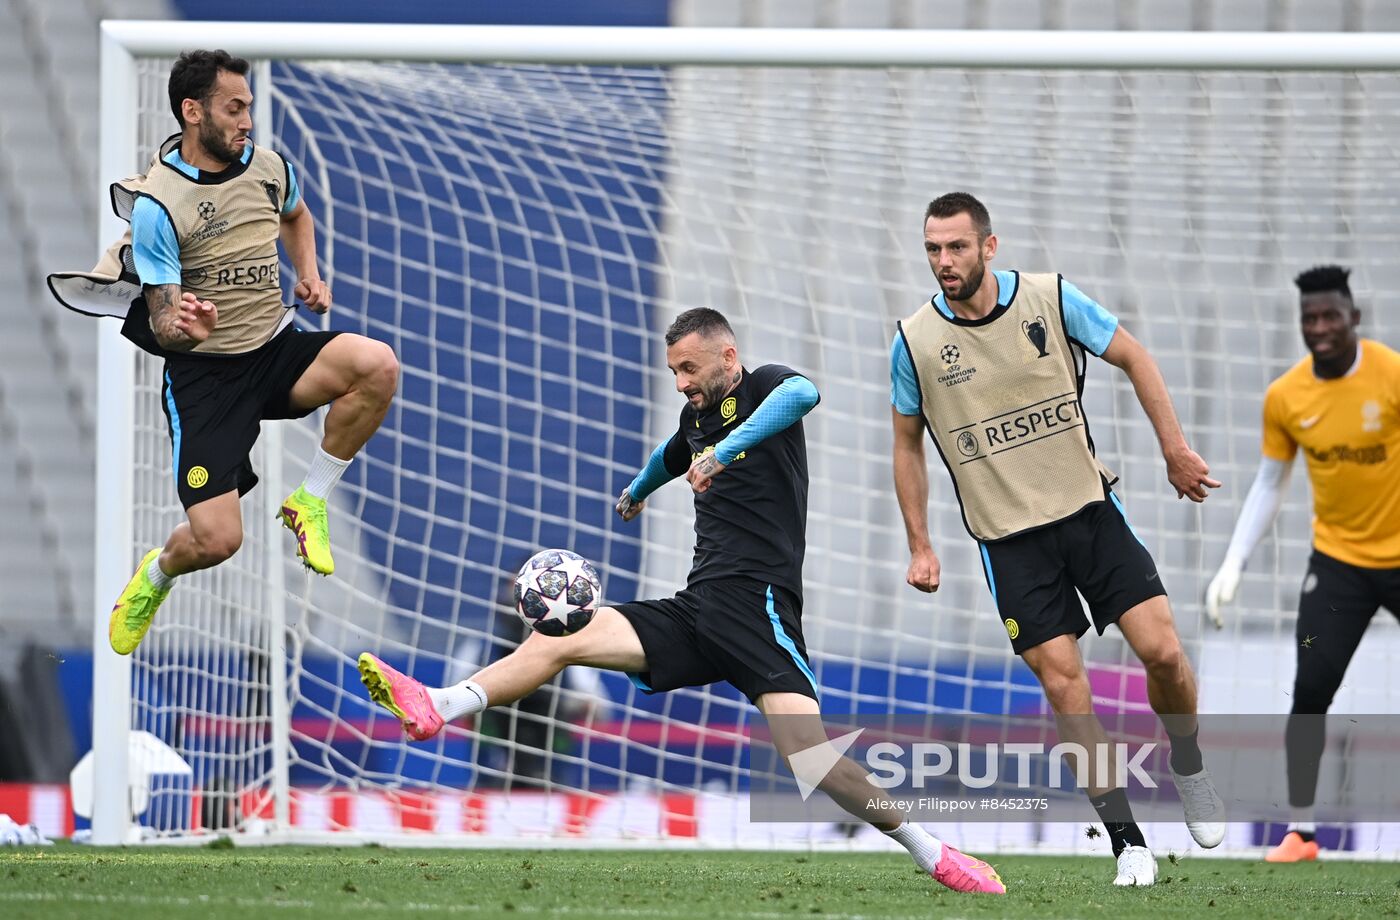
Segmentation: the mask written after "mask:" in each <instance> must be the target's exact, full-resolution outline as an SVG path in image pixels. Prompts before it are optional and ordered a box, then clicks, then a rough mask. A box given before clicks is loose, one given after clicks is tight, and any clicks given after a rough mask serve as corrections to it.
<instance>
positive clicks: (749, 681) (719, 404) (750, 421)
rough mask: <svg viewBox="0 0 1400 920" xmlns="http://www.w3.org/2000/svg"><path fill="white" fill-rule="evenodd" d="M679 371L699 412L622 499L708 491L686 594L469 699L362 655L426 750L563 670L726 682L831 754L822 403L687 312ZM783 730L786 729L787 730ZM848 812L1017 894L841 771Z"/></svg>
mask: <svg viewBox="0 0 1400 920" xmlns="http://www.w3.org/2000/svg"><path fill="white" fill-rule="evenodd" d="M666 363H667V365H668V366H669V367H670V369H671V372H672V373H673V374H675V376H676V389H677V390H679V391H680V392H681V393H683V394H685V397H686V405H685V406H684V408H682V410H681V413H680V425H679V427H678V429H677V431H676V433H675V434H674V435H672V436H671V437H670V438H668V439H667V440H666V441H665V442H664V443H662V444H661V445H660V446H658V447H657V448H656V450H654V451H653V452H652V454H651V458H650V459H649V460H648V461H647V465H646V467H645V468H644V469H643V470H642V471H641V473H640V474H638V476H637V478H636V479H634V480H633V481H632V484H631V485H629V486H628V487H627V488H626V489H624V490H623V492H622V495H621V497H619V499H618V501H617V513H618V514H619V515H621V516H622V519H623V520H625V521H630V520H632V519H633V518H635V517H636V516H637V515H638V514H640V513H641V512H642V509H643V508H644V507H645V503H646V498H647V496H649V495H650V494H651V493H652V492H654V491H655V490H656V489H657V488H659V487H660V486H661V485H663V484H665V483H666V482H669V481H670V480H672V479H674V478H676V477H677V476H682V475H683V476H685V477H686V480H687V481H688V482H689V483H690V486H691V489H692V490H693V491H694V493H695V536H696V542H695V561H694V564H693V566H692V568H691V571H690V577H689V579H688V581H687V584H686V587H685V588H684V589H683V590H681V591H680V592H679V593H678V594H677V595H676V596H675V597H669V598H662V599H659V600H647V601H637V602H635V603H630V604H621V605H619V606H617V607H603V608H600V609H599V610H598V611H597V613H596V614H595V615H594V617H593V620H592V621H591V622H590V623H589V624H588V625H587V626H585V627H584V628H583V629H581V630H579V631H578V632H576V633H574V634H573V635H571V636H565V637H562V638H550V637H547V636H542V635H539V634H537V633H536V634H532V635H531V636H530V637H529V638H528V639H526V640H525V642H524V643H523V644H521V646H520V647H519V648H518V649H516V650H515V651H514V652H512V653H511V654H510V655H507V656H506V657H505V658H503V659H501V660H500V661H497V662H495V663H494V664H491V665H489V666H488V667H486V668H484V669H482V670H481V671H478V672H477V673H476V674H475V675H474V676H473V677H472V678H471V679H470V680H467V681H463V682H462V683H460V684H457V685H456V686H451V687H442V688H432V689H430V688H426V687H424V686H423V685H422V684H420V683H418V682H417V681H415V680H413V679H412V678H410V677H406V676H405V675H403V674H400V673H399V672H398V671H396V670H394V669H393V668H392V667H390V666H389V665H387V664H385V663H384V662H383V661H381V660H379V659H378V658H376V657H375V656H373V655H371V654H368V653H365V654H363V655H361V656H360V663H359V666H360V679H361V680H363V681H364V684H365V686H366V687H367V688H368V690H369V694H370V696H371V697H372V698H373V699H374V700H375V701H376V702H378V703H380V704H382V705H383V706H384V707H385V708H387V709H388V710H389V711H390V712H392V713H393V714H394V715H395V716H397V717H398V718H399V719H400V720H401V721H402V722H403V726H404V729H405V731H407V732H408V734H409V736H410V737H412V738H414V739H416V740H420V741H421V740H425V739H427V738H431V737H432V736H433V735H435V734H437V732H438V731H439V730H440V729H441V728H442V726H443V723H444V722H451V721H454V720H456V719H460V718H462V717H463V716H466V715H470V714H472V713H476V712H480V711H482V710H483V709H486V708H487V707H488V706H508V705H510V704H511V703H513V702H515V701H516V700H518V699H520V698H521V697H522V696H524V695H525V694H527V693H530V692H531V691H533V690H534V689H535V688H537V687H539V686H541V685H542V684H544V683H546V682H548V681H549V680H550V679H552V678H553V677H554V676H555V675H556V674H558V673H559V672H560V671H561V670H563V669H564V668H565V667H567V666H569V665H571V664H576V665H587V666H590V667H596V668H607V669H610V670H614V671H624V672H627V674H628V676H629V677H631V679H632V682H633V683H634V684H636V685H637V686H638V687H639V688H641V689H642V690H643V691H645V692H648V693H659V692H664V691H667V690H675V689H677V688H679V687H693V686H703V685H705V684H711V683H715V682H717V681H721V680H727V681H728V682H729V683H731V684H733V685H734V686H735V687H737V688H738V689H739V690H740V691H742V692H743V693H744V695H745V696H747V697H748V698H749V700H751V701H752V702H753V703H754V705H756V706H757V707H758V708H759V710H761V711H762V712H763V714H764V715H765V716H767V717H769V725H770V728H771V729H772V732H773V743H774V746H775V747H776V748H777V749H778V752H779V753H780V754H781V755H782V756H783V757H784V758H785V759H786V758H787V757H788V756H790V755H791V754H793V753H795V752H797V751H802V750H805V749H807V748H810V747H813V746H815V745H819V744H823V743H825V742H826V740H827V738H826V733H825V731H824V729H823V728H822V725H821V720H820V717H819V709H818V705H817V699H818V695H817V682H816V678H815V677H814V676H813V674H812V669H811V667H810V666H809V665H808V662H807V651H806V645H805V643H804V641H803V638H802V559H803V556H804V554H805V552H806V542H807V540H806V528H807V442H806V436H805V435H804V433H803V428H802V421H801V419H802V417H803V416H804V415H806V414H807V413H808V412H809V411H811V409H812V407H813V406H815V405H816V404H817V401H818V399H819V396H818V394H817V389H816V387H815V386H813V384H812V382H811V381H810V380H808V379H807V378H806V377H804V376H802V375H801V374H798V373H797V372H796V371H794V370H792V369H790V368H787V367H783V366H782V365H777V364H767V365H764V366H762V367H759V368H756V369H754V370H753V371H749V370H746V369H745V368H744V367H743V365H742V364H741V363H740V360H739V351H738V346H737V344H736V343H735V339H734V332H733V330H732V329H731V328H730V326H729V323H728V321H727V320H725V318H724V316H723V315H721V314H720V313H719V312H717V311H715V310H710V309H706V308H700V309H694V310H687V311H686V312H684V313H682V314H681V315H680V316H679V317H677V318H676V320H675V322H674V323H672V324H671V327H670V328H669V329H668V330H667V332H666ZM774 717H777V718H774ZM819 788H821V789H822V790H824V791H825V792H826V793H827V794H828V795H830V796H831V797H832V798H833V799H834V800H835V801H836V802H837V803H838V804H839V805H841V807H842V808H844V809H846V810H847V811H849V812H850V813H851V814H853V815H855V816H856V817H859V818H862V819H864V820H867V821H869V822H870V823H871V824H874V825H875V826H876V827H878V828H880V829H881V830H883V831H884V832H885V833H886V834H888V835H889V836H890V837H892V838H894V839H895V840H896V841H898V842H899V843H900V844H901V845H903V846H904V848H905V849H907V850H908V851H909V853H910V855H912V856H913V858H914V862H915V863H916V864H917V865H918V866H919V868H920V869H922V870H923V871H925V872H927V873H929V874H930V875H932V876H933V878H934V879H935V880H936V881H938V882H940V883H942V884H943V885H946V886H947V887H949V888H952V889H954V890H955V891H977V892H990V893H996V894H1004V893H1005V891H1006V888H1005V886H1003V885H1002V883H1001V879H1000V878H999V877H998V876H997V874H996V872H995V870H993V869H992V868H991V867H990V866H988V865H987V864H986V863H985V862H982V861H980V860H976V859H972V858H970V857H968V856H966V855H964V854H963V853H960V852H959V851H958V850H956V849H954V848H953V847H952V846H951V845H950V844H947V843H944V842H942V841H940V840H938V839H937V838H935V837H933V836H932V835H930V834H929V833H928V832H927V831H925V830H924V829H923V828H921V827H919V826H917V825H914V824H910V823H908V822H906V821H904V816H903V814H902V813H901V812H899V811H895V810H893V809H878V810H877V809H870V808H867V807H866V806H867V803H868V801H869V799H870V792H871V789H872V788H874V787H873V786H872V784H871V783H870V782H869V781H868V780H867V778H866V774H865V772H864V771H863V770H861V769H860V767H858V766H857V765H856V764H855V763H854V762H853V761H851V760H849V759H846V758H842V759H841V760H840V761H839V762H838V763H837V765H836V767H835V768H833V769H832V770H831V772H830V773H828V774H827V776H826V778H825V779H824V780H823V781H822V782H821V783H820V784H819Z"/></svg>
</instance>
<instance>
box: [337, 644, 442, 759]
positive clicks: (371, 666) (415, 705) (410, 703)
mask: <svg viewBox="0 0 1400 920" xmlns="http://www.w3.org/2000/svg"><path fill="white" fill-rule="evenodd" d="M358 665H359V669H360V683H362V684H364V685H365V689H366V690H368V691H369V698H370V699H372V700H374V701H375V702H376V703H378V704H379V705H380V706H383V707H384V708H385V709H387V710H389V711H390V712H392V713H393V714H394V716H395V718H397V719H398V720H399V721H400V722H401V723H402V724H403V730H404V731H405V732H407V733H408V736H409V737H410V738H412V739H413V740H414V741H427V740H428V739H429V738H431V737H433V736H434V735H436V734H437V733H438V732H439V731H440V730H441V729H442V725H443V722H442V716H441V715H439V714H438V711H437V707H436V706H434V705H433V700H432V697H430V696H429V695H428V688H427V687H425V686H423V685H422V684H420V683H419V682H418V681H416V680H414V679H413V678H411V677H409V676H408V675H407V674H402V673H400V672H399V671H398V670H396V669H395V668H393V667H391V666H390V665H388V664H385V663H384V662H383V661H382V660H380V659H379V658H376V657H375V656H374V655H371V654H370V653H369V652H363V653H362V654H361V655H360V660H359V662H358Z"/></svg>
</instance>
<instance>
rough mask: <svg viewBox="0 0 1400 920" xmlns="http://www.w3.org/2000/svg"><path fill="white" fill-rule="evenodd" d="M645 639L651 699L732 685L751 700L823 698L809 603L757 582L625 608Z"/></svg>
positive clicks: (731, 581) (720, 583)
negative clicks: (806, 627)
mask: <svg viewBox="0 0 1400 920" xmlns="http://www.w3.org/2000/svg"><path fill="white" fill-rule="evenodd" d="M616 609H617V611H618V612H619V613H621V614H622V615H623V616H625V617H626V618H627V621H628V622H629V623H631V624H632V628H633V629H635V630H636V631H637V636H638V637H639V638H640V639H641V640H642V649H643V651H644V652H645V653H646V658H647V667H648V670H647V671H645V672H644V673H641V674H629V675H628V676H629V677H631V678H632V682H633V683H634V684H636V685H637V686H638V687H640V688H641V689H642V690H644V691H646V692H648V693H659V692H662V691H666V690H675V689H676V688H678V687H698V686H703V685H705V684H712V683H715V682H716V681H721V680H727V681H729V682H730V683H731V684H733V685H734V686H735V687H737V688H738V689H739V690H740V692H742V693H743V694H744V695H745V696H747V697H748V698H749V700H750V701H754V700H757V698H758V697H759V696H761V695H763V694H765V693H801V694H802V695H804V696H810V697H812V698H813V699H818V698H819V697H818V695H817V681H816V678H815V677H814V676H813V674H812V668H811V666H810V665H809V664H808V663H807V646H806V643H805V642H804V641H803V639H802V600H801V598H799V597H798V596H797V595H795V594H794V593H793V592H791V591H789V590H788V589H786V588H781V587H777V586H775V585H768V584H765V583H763V582H761V581H757V580H755V579H752V578H743V577H731V578H724V579H711V580H706V581H702V582H698V583H696V584H693V585H691V586H689V587H687V588H685V589H684V590H683V591H681V592H680V593H679V594H677V595H676V596H675V597H666V598H661V599H659V600H650V601H634V602H633V603H630V604H619V605H617V607H616Z"/></svg>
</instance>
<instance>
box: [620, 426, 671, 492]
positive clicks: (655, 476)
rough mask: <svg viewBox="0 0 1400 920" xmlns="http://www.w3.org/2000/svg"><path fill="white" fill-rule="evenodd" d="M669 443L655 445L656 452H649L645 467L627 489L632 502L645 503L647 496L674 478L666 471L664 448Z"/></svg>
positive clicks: (666, 441) (663, 442)
mask: <svg viewBox="0 0 1400 920" xmlns="http://www.w3.org/2000/svg"><path fill="white" fill-rule="evenodd" d="M670 443H671V442H670V440H669V439H668V440H665V441H662V442H661V443H660V444H658V445H656V450H654V451H652V452H651V457H650V458H649V459H648V460H647V465H646V466H644V467H642V471H641V472H640V473H638V474H637V478H636V479H634V480H632V484H631V485H630V486H628V487H627V494H628V495H631V496H632V500H633V501H635V502H640V501H645V500H646V497H647V496H648V495H650V494H651V493H653V492H655V491H656V490H657V489H659V488H661V487H662V486H664V485H665V484H666V483H668V482H670V481H671V480H672V479H675V478H676V477H675V476H673V475H671V471H670V470H668V469H666V446H667V445H668V444H670Z"/></svg>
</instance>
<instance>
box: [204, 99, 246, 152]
mask: <svg viewBox="0 0 1400 920" xmlns="http://www.w3.org/2000/svg"><path fill="white" fill-rule="evenodd" d="M204 114H205V116H206V119H205V120H204V121H202V122H200V123H199V144H200V146H201V147H203V148H204V152H205V153H207V154H209V155H210V156H211V157H213V158H214V159H216V160H218V161H219V162H220V163H223V164H224V165H226V166H232V165H233V164H234V163H237V162H238V161H239V160H240V159H241V158H242V154H241V153H239V151H238V148H236V147H234V146H233V145H232V144H226V143H224V139H223V137H222V136H221V135H220V134H219V130H218V129H217V128H215V127H214V122H213V119H212V118H210V117H208V116H209V114H210V113H209V111H208V110H207V109H206V110H205V113H204Z"/></svg>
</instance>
